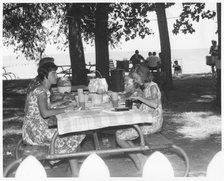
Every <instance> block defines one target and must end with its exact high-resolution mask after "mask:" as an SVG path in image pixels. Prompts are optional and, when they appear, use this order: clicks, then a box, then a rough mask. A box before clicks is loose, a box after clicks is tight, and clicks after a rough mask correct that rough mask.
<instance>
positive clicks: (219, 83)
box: [216, 3, 221, 107]
mask: <svg viewBox="0 0 224 181" xmlns="http://www.w3.org/2000/svg"><path fill="white" fill-rule="evenodd" d="M217 22H218V23H217V25H218V27H217V29H218V46H219V55H218V59H219V60H221V3H217ZM216 73H217V85H216V103H217V106H219V107H221V69H216Z"/></svg>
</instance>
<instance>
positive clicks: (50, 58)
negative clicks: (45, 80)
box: [38, 57, 54, 67]
mask: <svg viewBox="0 0 224 181" xmlns="http://www.w3.org/2000/svg"><path fill="white" fill-rule="evenodd" d="M47 62H53V63H54V58H53V57H44V58H42V59H41V60H40V62H39V64H38V65H39V67H41V66H42V65H44V64H45V63H47Z"/></svg>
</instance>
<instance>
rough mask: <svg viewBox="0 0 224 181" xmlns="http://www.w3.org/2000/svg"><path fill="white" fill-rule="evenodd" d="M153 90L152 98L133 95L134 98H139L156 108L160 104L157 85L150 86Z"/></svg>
mask: <svg viewBox="0 0 224 181" xmlns="http://www.w3.org/2000/svg"><path fill="white" fill-rule="evenodd" d="M150 91H151V98H144V97H139V96H137V97H131V98H132V99H135V100H139V101H141V102H142V103H144V104H146V105H148V106H150V107H152V108H154V109H156V108H157V107H158V106H159V97H158V90H157V88H156V86H151V87H150Z"/></svg>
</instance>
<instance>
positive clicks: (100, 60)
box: [95, 3, 109, 83]
mask: <svg viewBox="0 0 224 181" xmlns="http://www.w3.org/2000/svg"><path fill="white" fill-rule="evenodd" d="M108 8H109V4H108V3H98V4H97V6H96V27H95V50H96V69H97V70H98V71H99V72H100V73H101V74H102V76H103V77H104V78H106V80H107V82H108V83H109V51H108V27H107V26H108Z"/></svg>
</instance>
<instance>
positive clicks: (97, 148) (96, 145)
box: [93, 131, 100, 150]
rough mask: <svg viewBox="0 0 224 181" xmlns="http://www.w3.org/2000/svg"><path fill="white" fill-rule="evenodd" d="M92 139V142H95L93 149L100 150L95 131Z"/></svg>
mask: <svg viewBox="0 0 224 181" xmlns="http://www.w3.org/2000/svg"><path fill="white" fill-rule="evenodd" d="M93 140H94V144H95V149H96V150H100V143H99V140H98V136H97V131H94V132H93Z"/></svg>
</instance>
